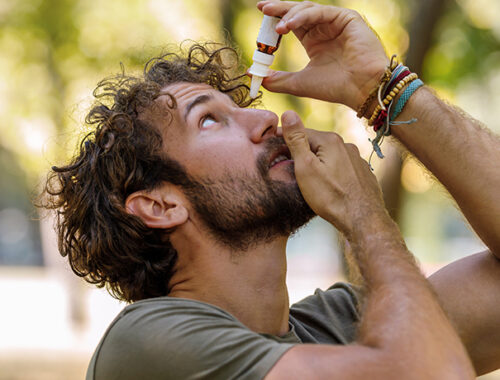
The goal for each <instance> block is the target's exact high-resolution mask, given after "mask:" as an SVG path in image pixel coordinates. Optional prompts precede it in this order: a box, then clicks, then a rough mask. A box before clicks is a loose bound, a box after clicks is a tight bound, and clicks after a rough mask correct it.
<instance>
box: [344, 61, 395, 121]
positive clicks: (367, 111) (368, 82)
mask: <svg viewBox="0 0 500 380" xmlns="http://www.w3.org/2000/svg"><path fill="white" fill-rule="evenodd" d="M394 62H395V61H394V59H391V60H390V61H389V59H387V57H386V58H385V60H383V61H380V63H379V64H378V65H376V66H374V68H373V70H372V71H371V74H370V75H368V79H365V80H363V81H362V82H361V83H360V84H359V85H358V86H357V87H356V89H357V91H355V93H356V94H357V96H356V98H355V102H354V106H353V107H351V108H352V109H353V110H355V111H356V112H357V116H358V117H359V118H363V117H365V118H369V117H370V115H371V114H372V113H373V110H374V109H375V107H376V106H377V90H378V88H379V87H380V85H381V84H383V83H384V82H385V81H387V80H388V79H389V78H390V73H391V67H393V65H394Z"/></svg>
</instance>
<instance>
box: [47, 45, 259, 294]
mask: <svg viewBox="0 0 500 380" xmlns="http://www.w3.org/2000/svg"><path fill="white" fill-rule="evenodd" d="M245 81H246V78H245V75H244V74H243V73H242V70H241V67H240V64H239V59H238V54H237V53H236V51H235V50H234V49H232V48H229V47H227V46H224V45H222V44H216V43H205V44H194V45H192V46H190V47H189V48H188V49H182V48H180V49H177V52H175V53H172V52H170V53H167V54H164V55H162V56H161V57H159V58H154V59H152V60H150V61H149V62H148V63H147V64H146V66H145V68H144V72H143V75H142V77H136V76H131V75H126V74H125V72H124V70H123V66H122V72H121V74H119V75H116V76H113V77H110V78H106V79H104V80H103V81H101V82H100V83H99V84H98V85H97V88H96V89H95V90H94V97H95V98H96V103H95V104H94V106H93V107H92V108H91V110H90V112H89V113H88V115H87V117H86V119H85V122H86V123H87V124H88V125H89V126H90V127H91V129H92V132H90V133H89V134H87V135H86V136H85V137H84V138H83V139H82V141H81V142H80V144H79V149H78V152H77V154H76V156H75V157H74V158H73V159H71V161H70V162H69V163H68V164H67V165H64V166H59V167H55V166H54V167H52V171H51V172H50V173H49V175H48V179H47V183H46V185H45V188H44V192H43V193H42V196H41V198H40V201H39V202H38V206H39V207H44V208H46V209H52V210H55V211H56V214H57V219H56V229H57V232H58V243H59V251H60V253H61V255H62V256H67V257H68V260H69V263H70V265H71V268H72V270H73V271H74V272H75V273H76V274H77V275H78V276H80V277H83V278H85V280H86V281H88V282H90V283H92V284H96V285H97V286H98V287H104V286H105V287H106V288H107V289H108V291H109V292H110V294H111V295H112V296H114V297H115V298H117V299H120V300H124V301H127V302H133V301H137V300H141V299H144V298H150V297H158V296H164V295H167V294H168V293H169V289H168V283H169V280H170V278H171V276H172V274H173V270H174V269H173V268H174V265H175V262H176V259H177V252H176V251H175V249H174V247H173V246H172V245H171V244H170V242H169V233H170V232H171V231H169V230H158V229H153V228H149V227H147V226H146V225H145V224H144V223H143V222H142V221H141V219H139V218H138V217H136V216H134V215H131V214H129V213H128V212H127V211H126V209H125V200H126V199H127V196H128V195H130V194H132V193H133V192H135V191H138V190H151V189H154V188H155V187H156V186H158V185H159V184H161V183H162V182H164V181H167V182H171V183H173V184H176V185H180V186H183V185H185V183H186V178H187V177H186V176H187V174H186V173H185V170H184V169H183V167H182V166H181V165H180V164H179V163H178V162H176V161H174V160H172V159H170V158H168V157H167V156H166V155H165V153H164V151H163V149H162V137H161V133H160V131H159V130H158V128H156V127H155V126H154V125H153V123H152V122H147V121H145V120H144V117H142V118H141V114H143V113H144V111H145V110H151V109H154V106H155V100H156V99H157V98H158V96H160V95H167V96H168V99H169V100H168V102H167V103H168V107H167V110H166V112H167V113H169V114H170V109H174V108H176V102H175V98H174V97H173V96H171V95H169V94H168V93H165V92H164V91H163V90H164V88H165V86H167V85H169V84H172V83H176V82H190V83H206V84H208V85H210V86H212V87H213V88H215V89H217V90H219V91H221V92H224V93H227V94H228V95H229V96H230V97H231V98H232V99H233V100H234V102H235V103H236V104H238V105H239V106H240V107H246V106H249V105H250V104H251V103H252V101H253V100H252V99H250V97H249V88H248V86H247V85H246V84H245ZM157 108H158V107H157ZM157 111H158V110H156V112H157ZM162 112H165V110H162Z"/></svg>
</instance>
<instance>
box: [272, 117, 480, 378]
mask: <svg viewBox="0 0 500 380" xmlns="http://www.w3.org/2000/svg"><path fill="white" fill-rule="evenodd" d="M282 125H283V134H284V137H285V141H286V142H287V145H288V147H289V148H290V152H291V154H292V157H293V159H294V166H295V174H296V178H297V183H298V185H299V187H300V190H301V192H302V194H303V196H304V198H305V199H306V201H307V202H308V204H309V205H310V206H311V208H312V209H313V210H314V211H315V212H316V213H317V214H318V215H320V216H321V217H323V218H324V219H326V220H328V221H329V222H331V223H332V224H334V225H335V226H336V227H337V228H338V229H339V230H340V231H342V232H343V233H344V234H345V236H346V237H347V239H348V241H349V242H350V245H351V247H352V251H353V255H354V257H355V259H356V261H357V263H358V265H359V267H360V271H361V274H362V276H363V277H364V279H365V284H366V288H367V296H366V302H365V304H364V308H365V310H364V313H363V318H362V322H361V324H360V327H359V336H358V339H357V343H356V344H353V345H349V346H346V347H338V346H322V345H298V346H295V347H293V348H292V349H290V350H289V351H287V352H286V353H285V355H284V356H283V357H282V358H281V359H280V360H279V361H278V362H277V364H276V365H275V366H274V367H273V369H272V370H271V371H270V372H269V374H268V376H267V377H266V379H267V380H269V379H271V380H272V379H302V378H307V379H327V378H335V377H336V376H339V374H341V378H342V379H366V378H370V379H375V380H376V379H402V378H404V379H433V378H435V379H470V378H473V377H474V371H473V370H472V366H471V363H470V361H469V358H468V356H467V354H466V352H465V349H464V347H463V345H462V343H461V341H460V338H459V337H458V335H457V334H456V332H455V330H454V329H453V327H452V326H451V324H450V322H449V321H448V319H447V318H446V315H445V313H444V312H443V310H442V309H441V307H440V306H439V303H438V301H437V299H436V298H435V296H434V294H433V292H432V290H431V287H430V285H429V284H428V282H427V281H426V279H425V278H424V277H423V276H422V274H421V273H420V271H419V269H418V268H417V266H416V265H415V262H414V259H413V256H412V255H411V253H410V252H409V251H408V250H407V248H406V246H405V244H404V241H403V239H402V237H401V235H400V233H399V231H398V228H397V226H396V224H395V223H394V222H393V221H392V220H391V219H390V217H389V215H388V214H387V212H386V210H385V208H384V205H383V200H382V197H381V193H380V188H379V187H378V184H377V181H376V178H375V176H374V175H373V174H372V173H371V171H370V169H369V167H368V164H367V163H366V161H364V160H363V159H361V157H360V156H359V152H358V150H357V148H356V147H355V146H354V145H352V144H344V143H343V141H342V139H341V138H340V136H338V135H336V134H334V133H321V132H317V131H311V130H308V131H306V129H305V128H304V126H303V125H302V122H301V121H300V119H299V118H298V115H296V114H295V113H294V112H292V111H288V113H285V114H284V115H283V117H282Z"/></svg>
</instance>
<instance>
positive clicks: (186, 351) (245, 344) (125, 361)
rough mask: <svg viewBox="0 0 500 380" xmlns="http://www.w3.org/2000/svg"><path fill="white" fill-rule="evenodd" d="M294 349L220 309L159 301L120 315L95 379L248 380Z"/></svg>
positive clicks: (100, 351)
mask: <svg viewBox="0 0 500 380" xmlns="http://www.w3.org/2000/svg"><path fill="white" fill-rule="evenodd" d="M289 347H290V345H280V344H278V343H277V342H274V341H272V340H269V339H266V338H265V337H262V336H260V335H259V334H256V333H254V332H252V331H250V330H249V329H247V328H246V327H245V326H244V325H243V324H241V323H240V322H239V321H238V320H237V319H236V318H234V317H233V316H232V315H231V314H229V313H227V312H225V311H224V310H222V309H220V308H218V307H216V306H213V305H209V304H206V303H203V302H198V301H194V300H186V299H178V298H171V297H160V298H155V299H150V300H144V301H140V302H137V303H135V304H133V305H130V306H128V307H126V308H125V309H124V310H123V311H122V313H120V315H119V316H118V317H117V318H116V320H115V321H114V322H113V324H112V326H111V327H110V328H109V329H108V331H107V333H106V335H105V336H104V337H103V340H102V341H101V344H100V347H99V348H98V351H96V354H95V363H94V366H95V369H94V373H95V374H96V376H95V379H96V380H99V379H101V378H102V379H113V378H116V379H118V378H119V379H129V378H130V379H132V378H149V379H156V378H164V379H179V378H183V379H189V378H195V377H196V378H200V377H201V378H203V377H207V378H210V377H212V378H244V376H243V374H244V373H245V372H242V371H244V370H245V369H247V370H249V371H250V372H251V373H252V371H253V373H254V374H258V373H261V372H263V371H265V372H267V371H268V370H269V369H270V367H271V366H272V365H273V364H274V362H275V361H276V360H278V358H279V357H280V356H281V355H282V354H283V353H284V352H285V351H286V349H288V348H289ZM267 367H269V368H267ZM201 374H203V375H201ZM262 376H263V375H262Z"/></svg>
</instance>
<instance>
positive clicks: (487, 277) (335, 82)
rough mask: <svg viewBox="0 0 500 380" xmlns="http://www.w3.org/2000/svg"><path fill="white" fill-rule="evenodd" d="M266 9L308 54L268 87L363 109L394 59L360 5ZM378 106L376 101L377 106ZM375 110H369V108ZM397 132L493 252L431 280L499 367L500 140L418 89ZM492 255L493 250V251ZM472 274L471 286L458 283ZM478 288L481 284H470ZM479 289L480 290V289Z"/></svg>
mask: <svg viewBox="0 0 500 380" xmlns="http://www.w3.org/2000/svg"><path fill="white" fill-rule="evenodd" d="M258 7H259V8H260V9H261V10H262V11H263V12H264V13H265V14H269V15H274V16H281V17H282V23H281V24H280V25H278V27H277V31H278V32H279V33H285V34H286V33H288V32H290V31H292V32H293V33H294V34H295V35H296V36H297V38H298V39H299V40H300V41H301V43H302V45H303V46H304V48H305V50H306V52H307V54H308V55H309V57H310V62H309V63H308V65H307V66H306V67H305V68H304V69H302V70H301V71H299V72H295V73H290V72H279V71H276V72H272V74H271V75H270V76H269V77H268V78H266V79H265V80H264V82H263V85H264V86H265V87H266V88H267V89H268V90H270V91H274V92H284V93H289V94H293V95H297V96H307V97H311V98H316V99H321V100H325V101H330V102H336V103H342V104H345V105H347V106H349V107H350V108H352V109H354V110H358V109H359V107H360V106H361V105H362V104H363V103H364V101H365V99H366V98H367V97H368V94H369V93H370V91H371V89H373V88H374V87H375V86H377V83H378V82H379V80H380V77H381V74H382V73H383V72H384V70H385V68H386V67H387V65H388V63H389V59H388V58H387V56H386V54H385V51H384V49H383V47H382V45H381V43H380V42H379V40H378V39H377V37H376V36H375V34H374V33H373V32H372V31H371V29H370V28H369V27H368V26H367V25H366V23H365V22H364V20H363V19H362V17H361V16H359V15H358V14H357V13H356V12H352V11H346V10H341V9H339V8H336V7H331V6H323V5H319V4H314V3H311V2H302V3H296V2H290V1H282V2H276V1H265V2H261V3H259V4H258ZM374 107H375V104H372V106H371V109H372V110H373V108H374ZM367 114H369V111H368V112H367ZM412 118H415V119H417V122H415V123H413V124H410V125H401V126H393V127H392V133H393V135H394V136H395V137H396V138H398V139H399V140H400V141H401V142H402V143H403V144H405V145H406V147H407V148H408V149H409V150H410V151H411V152H412V153H413V154H415V156H416V157H418V158H419V159H420V160H421V161H422V162H423V163H424V164H425V165H426V166H427V167H428V168H429V169H430V170H431V171H432V172H433V173H434V175H435V176H436V177H437V178H438V179H439V180H440V181H441V182H442V183H443V184H444V185H445V186H446V188H447V189H448V191H449V192H450V194H451V195H452V196H453V197H454V198H455V200H456V201H457V204H458V205H459V206H460V208H461V209H462V211H463V212H464V215H465V216H466V217H467V219H468V221H469V222H470V223H471V226H472V227H473V228H474V230H475V231H476V232H477V234H478V235H479V236H480V237H481V239H482V240H483V241H484V242H485V243H486V244H487V245H488V247H489V248H490V251H491V253H493V254H494V255H495V256H491V254H490V253H488V252H487V253H483V254H481V255H478V256H475V257H471V258H467V259H464V260H462V261H460V262H458V263H456V264H453V265H452V266H450V267H449V268H445V269H444V270H442V271H439V272H438V273H436V274H435V275H433V276H432V278H431V283H432V285H433V287H434V289H435V291H436V293H437V295H438V297H439V299H440V301H441V304H442V305H443V307H444V308H445V309H446V311H447V313H448V315H449V317H450V319H451V320H452V321H453V322H454V324H455V326H456V328H457V330H458V331H459V333H460V335H461V338H462V339H463V341H464V343H465V344H466V348H467V350H468V352H469V353H470V355H471V357H472V359H473V362H474V366H475V368H476V370H477V371H478V372H480V373H485V372H487V371H490V370H492V369H495V368H499V367H500V360H498V358H499V356H498V352H499V347H500V336H499V334H495V333H490V334H488V338H487V339H485V338H484V333H485V331H493V332H494V331H497V330H498V323H497V321H498V320H500V307H499V306H498V302H496V298H495V297H494V294H497V293H498V289H499V287H500V268H499V266H498V262H497V261H495V260H497V258H498V257H499V256H500V253H499V252H500V251H499V247H500V202H499V195H498V194H499V190H498V189H500V172H499V169H498V164H497V163H498V162H499V161H500V160H499V158H500V144H499V142H498V138H497V137H495V136H494V135H493V134H492V133H491V132H489V131H487V130H486V129H485V128H482V127H481V126H480V125H479V123H477V122H476V121H474V120H472V119H471V118H470V117H468V116H467V115H465V114H464V113H463V112H461V111H459V110H457V109H456V108H454V107H452V106H450V105H447V104H446V103H444V102H442V101H441V100H439V99H438V98H437V97H436V96H435V95H434V94H433V93H432V91H431V90H429V89H427V88H425V87H422V88H420V89H418V90H417V91H416V92H415V93H414V95H413V96H412V97H411V98H410V100H409V102H408V103H407V104H406V106H405V108H404V109H403V112H402V113H401V115H400V116H399V117H398V119H397V120H409V119H412ZM488 255H490V256H491V257H488ZM464 281H466V282H467V287H464V286H460V285H459V284H461V283H463V282H464ZM465 289H469V290H470V289H476V291H464V290H465ZM478 291H479V292H482V293H483V295H482V296H481V297H479V296H478Z"/></svg>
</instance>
